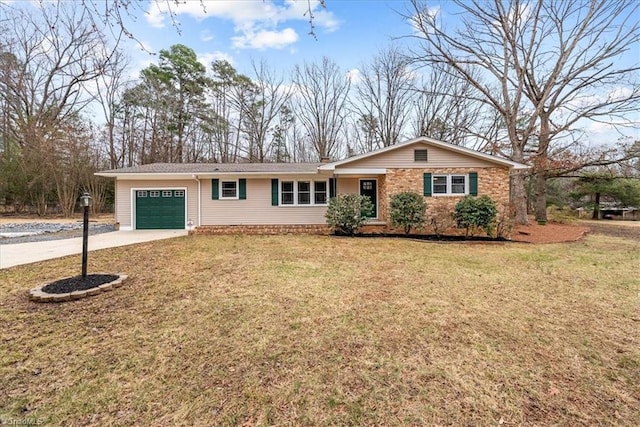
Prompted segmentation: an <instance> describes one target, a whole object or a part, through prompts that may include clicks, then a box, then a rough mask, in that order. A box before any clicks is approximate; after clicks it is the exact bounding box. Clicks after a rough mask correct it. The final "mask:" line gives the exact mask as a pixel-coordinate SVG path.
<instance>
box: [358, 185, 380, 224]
mask: <svg viewBox="0 0 640 427" xmlns="http://www.w3.org/2000/svg"><path fill="white" fill-rule="evenodd" d="M360 195H361V196H369V198H370V199H371V203H373V211H372V212H371V214H370V215H367V216H368V217H369V218H377V217H378V181H376V180H375V179H361V180H360Z"/></svg>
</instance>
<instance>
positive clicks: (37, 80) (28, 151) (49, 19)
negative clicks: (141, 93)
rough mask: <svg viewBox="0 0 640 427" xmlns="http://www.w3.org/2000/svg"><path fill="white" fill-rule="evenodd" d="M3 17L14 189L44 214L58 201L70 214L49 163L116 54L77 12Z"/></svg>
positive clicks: (13, 10) (45, 9)
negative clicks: (17, 184)
mask: <svg viewBox="0 0 640 427" xmlns="http://www.w3.org/2000/svg"><path fill="white" fill-rule="evenodd" d="M36 8H37V9H36ZM2 14H3V15H2V17H3V20H2V21H1V22H0V46H2V49H3V50H4V52H3V53H1V54H0V56H1V57H2V63H3V67H2V68H3V69H7V70H8V72H7V73H4V74H3V77H6V78H3V79H1V80H0V98H2V104H3V106H4V107H5V108H6V109H7V111H6V112H5V114H6V116H5V117H7V119H8V120H7V122H6V127H5V130H7V131H8V132H9V134H10V136H11V138H10V139H11V141H12V143H14V144H15V145H16V147H17V151H16V155H15V156H14V159H15V165H16V166H17V167H16V169H15V170H16V171H17V172H19V174H20V177H19V178H18V177H16V181H21V182H23V183H24V185H23V186H22V187H23V188H22V191H23V192H24V194H25V195H26V196H28V197H27V198H28V199H29V201H28V202H29V203H30V205H31V206H35V207H36V210H37V212H38V213H39V214H44V213H45V212H46V210H47V206H48V204H49V203H50V202H55V201H57V202H58V203H59V205H60V206H61V207H63V208H64V209H65V213H67V212H68V209H66V207H65V206H63V205H64V203H63V200H62V199H61V197H62V196H64V195H61V194H60V192H59V191H56V186H55V183H54V182H53V180H52V179H51V177H52V176H53V172H54V171H53V170H52V168H53V167H54V166H53V163H54V162H52V161H51V159H52V156H53V155H54V154H55V153H58V152H61V150H60V148H61V147H60V146H59V145H64V143H63V142H61V141H63V140H64V138H63V139H61V138H60V133H61V132H63V130H64V129H68V128H69V126H70V124H71V123H72V122H74V121H75V120H76V119H77V117H78V115H79V113H80V112H81V111H82V110H83V109H84V108H85V107H86V106H87V105H88V104H89V103H90V102H91V101H92V100H93V99H94V96H93V95H94V94H93V93H92V91H91V87H92V84H91V83H92V82H93V81H95V80H96V78H97V77H98V76H99V75H100V74H101V73H102V72H103V70H104V69H105V68H106V66H107V64H108V63H109V62H110V61H111V57H112V54H113V51H114V49H113V48H109V47H108V45H107V43H106V41H105V38H104V37H103V34H102V33H101V31H100V28H99V27H98V25H97V24H96V23H94V22H92V21H91V19H90V18H89V17H88V16H87V14H86V13H85V12H83V9H82V8H76V7H75V5H74V4H60V5H58V6H57V7H56V6H55V5H51V4H48V3H43V4H40V5H30V6H29V8H28V9H25V8H22V7H20V5H17V6H16V7H10V6H3V8H2ZM5 66H6V67H5ZM59 188H60V187H59V186H58V190H59Z"/></svg>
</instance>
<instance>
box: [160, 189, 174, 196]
mask: <svg viewBox="0 0 640 427" xmlns="http://www.w3.org/2000/svg"><path fill="white" fill-rule="evenodd" d="M172 195H173V191H171V190H162V197H171V196H172Z"/></svg>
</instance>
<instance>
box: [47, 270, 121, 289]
mask: <svg viewBox="0 0 640 427" xmlns="http://www.w3.org/2000/svg"><path fill="white" fill-rule="evenodd" d="M118 277H119V276H116V275H115V274H88V275H87V277H86V278H84V279H83V278H82V276H74V277H68V278H66V279H61V280H57V281H55V282H52V283H49V284H48V285H47V286H45V287H43V288H42V291H43V292H46V293H48V294H66V293H69V292H74V291H84V290H87V289H91V288H97V287H98V286H100V285H104V284H105V283H110V282H113V281H114V280H116V279H117V278H118Z"/></svg>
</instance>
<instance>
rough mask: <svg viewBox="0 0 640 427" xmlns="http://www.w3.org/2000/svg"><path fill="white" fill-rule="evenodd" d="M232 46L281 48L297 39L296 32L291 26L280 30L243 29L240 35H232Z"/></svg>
mask: <svg viewBox="0 0 640 427" xmlns="http://www.w3.org/2000/svg"><path fill="white" fill-rule="evenodd" d="M231 40H232V42H233V47H235V48H238V49H247V48H250V49H259V50H264V49H283V48H285V47H287V46H289V45H291V44H293V43H295V42H297V41H298V33H296V32H295V30H294V29H293V28H285V29H284V30H282V31H269V30H259V31H254V30H253V29H250V30H246V31H244V34H243V35H242V36H237V37H232V38H231Z"/></svg>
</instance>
